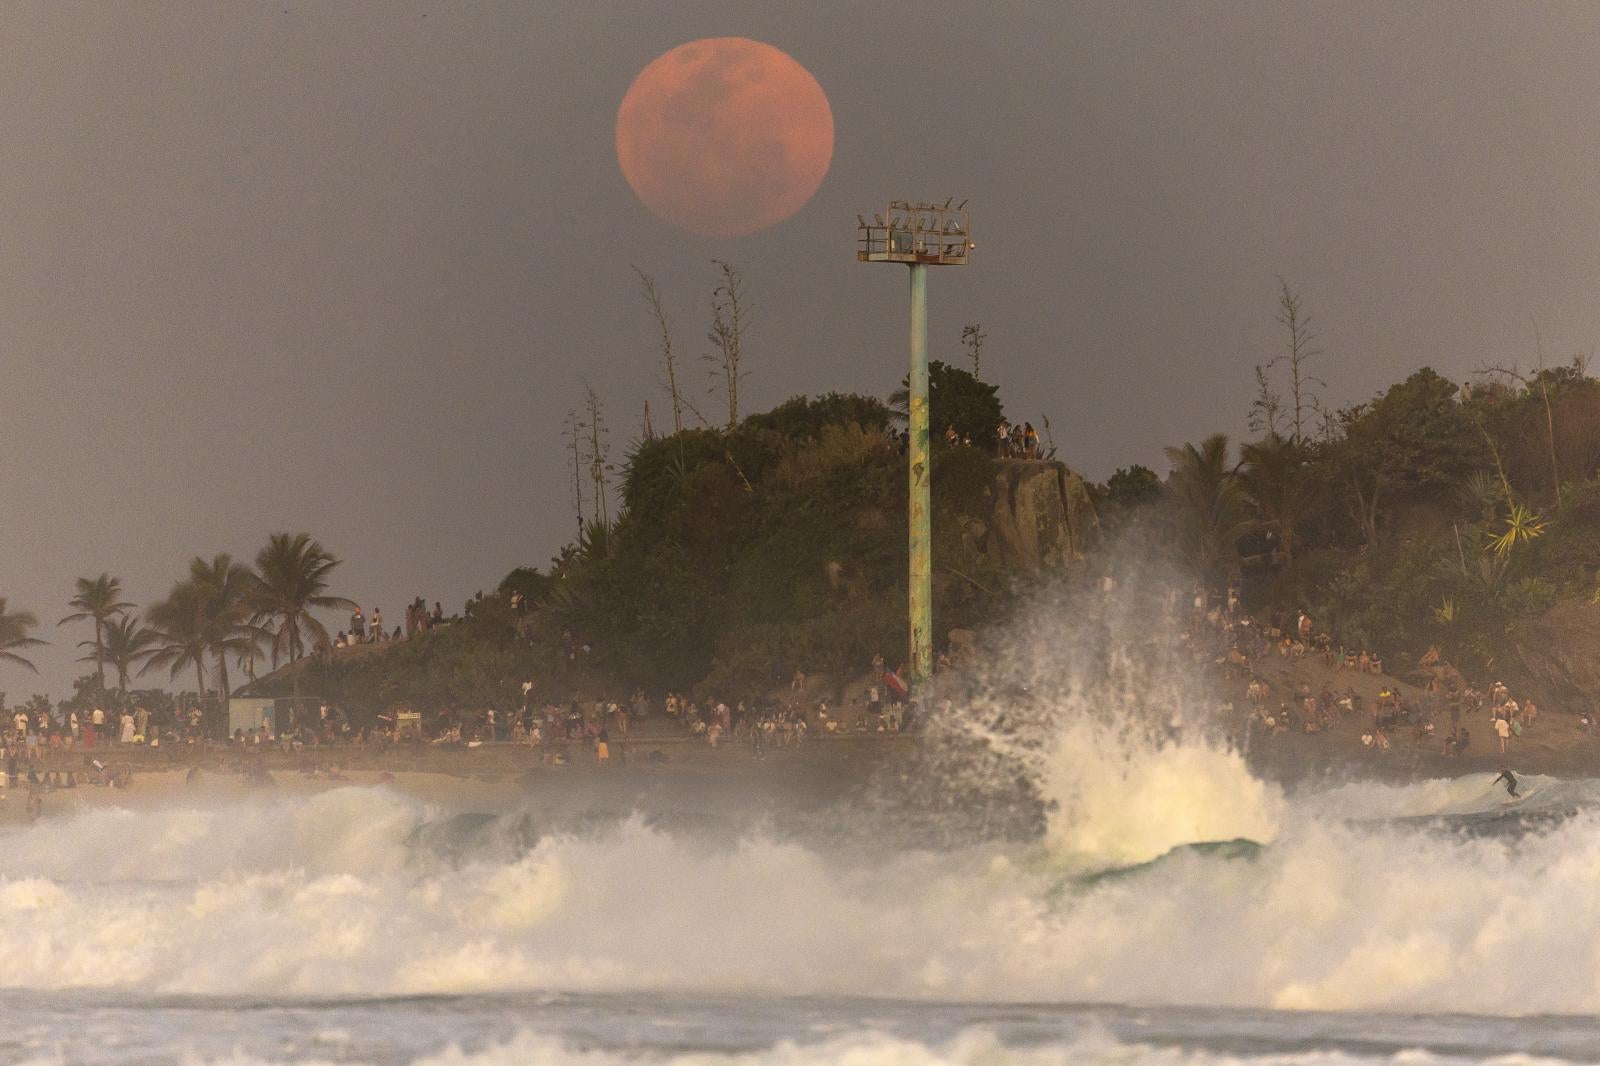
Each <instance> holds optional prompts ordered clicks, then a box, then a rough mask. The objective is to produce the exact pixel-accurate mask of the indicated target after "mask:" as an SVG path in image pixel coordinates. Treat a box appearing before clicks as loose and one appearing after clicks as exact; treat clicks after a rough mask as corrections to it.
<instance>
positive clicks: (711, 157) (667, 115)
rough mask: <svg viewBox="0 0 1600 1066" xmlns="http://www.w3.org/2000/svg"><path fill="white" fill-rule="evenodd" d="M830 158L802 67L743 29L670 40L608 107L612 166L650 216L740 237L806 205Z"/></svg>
mask: <svg viewBox="0 0 1600 1066" xmlns="http://www.w3.org/2000/svg"><path fill="white" fill-rule="evenodd" d="M832 161H833V109H832V108H831V107H829V106H828V97H827V94H826V93H824V92H823V91H822V86H820V85H818V84H817V79H815V78H813V77H812V76H811V72H810V71H808V70H806V68H805V67H803V66H801V65H800V64H799V63H797V62H796V61H795V60H794V59H793V58H792V57H790V56H789V55H787V54H786V53H784V52H782V51H780V50H778V49H776V48H774V47H772V46H771V45H770V44H763V43H761V42H760V41H752V40H749V39H747V38H744V37H707V38H704V39H702V40H698V41H690V42H689V43H687V44H680V45H679V46H678V47H676V48H674V49H673V50H672V51H670V52H668V53H666V54H665V55H662V56H660V57H658V58H657V59H655V60H654V61H652V62H651V63H650V65H649V66H647V67H645V68H644V70H642V71H640V72H639V76H638V77H637V78H635V79H634V80H633V84H632V85H631V86H629V88H628V93H627V95H626V96H624V97H623V98H622V106H621V107H620V108H618V109H617V163H618V164H619V165H620V166H621V167H622V174H623V176H624V177H626V178H627V179H628V184H629V185H630V186H632V187H633V191H634V193H635V195H637V196H638V197H639V199H640V200H641V201H643V202H644V205H645V206H646V207H648V208H649V209H650V210H651V212H653V213H654V214H655V215H656V216H657V217H658V218H661V219H663V220H664V221H667V222H670V223H672V224H673V225H674V226H679V227H681V228H683V229H686V230H689V231H690V232H691V233H699V234H702V235H704V236H708V237H739V236H743V235H744V234H747V233H755V232H756V231H758V230H763V229H766V228H767V227H768V226H772V225H776V224H777V223H779V222H782V221H783V220H784V219H786V218H788V217H789V216H791V215H793V214H794V213H795V212H796V211H798V210H800V208H802V207H804V206H805V204H806V201H808V200H810V199H811V195H812V194H813V193H815V192H816V191H817V186H819V185H821V184H822V179H823V178H824V177H825V176H826V175H827V173H828V164H829V163H830V162H832Z"/></svg>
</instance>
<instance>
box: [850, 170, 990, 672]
mask: <svg viewBox="0 0 1600 1066" xmlns="http://www.w3.org/2000/svg"><path fill="white" fill-rule="evenodd" d="M951 199H954V197H952V198H951ZM966 207H967V201H965V200H963V201H961V203H960V204H958V205H957V206H956V207H954V208H952V207H951V206H950V200H946V201H945V202H944V204H943V205H939V204H931V203H917V204H912V203H911V202H910V201H908V200H895V201H893V202H891V203H890V204H889V206H888V208H887V209H886V210H885V211H884V212H883V214H875V215H873V216H872V218H873V220H872V221H871V222H868V221H867V220H866V219H864V218H862V217H861V216H860V215H857V216H856V222H857V223H858V224H859V230H858V232H857V237H856V244H857V248H856V259H857V261H859V262H862V263H905V264H906V265H907V266H909V267H910V268H911V372H910V374H909V375H908V376H907V378H906V385H907V389H906V392H907V416H908V417H907V436H908V437H909V439H910V446H909V447H908V448H907V450H906V451H907V460H908V461H907V469H908V478H909V480H908V487H909V489H910V500H909V506H908V508H907V516H908V519H909V522H908V524H909V526H910V538H911V540H910V547H911V553H910V554H911V573H910V586H911V595H910V651H911V683H912V684H913V685H916V684H920V683H921V682H923V681H926V680H927V679H928V675H929V674H931V673H932V672H933V533H932V522H931V517H932V513H931V511H930V506H931V505H930V493H929V484H930V479H929V465H928V267H930V266H965V265H966V264H967V259H968V257H969V256H970V255H971V253H972V249H973V248H974V247H976V245H974V244H973V243H972V224H971V218H970V216H969V215H968V213H967V210H966Z"/></svg>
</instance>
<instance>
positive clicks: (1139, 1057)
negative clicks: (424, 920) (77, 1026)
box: [37, 1028, 1566, 1066]
mask: <svg viewBox="0 0 1600 1066" xmlns="http://www.w3.org/2000/svg"><path fill="white" fill-rule="evenodd" d="M37 1061H38V1062H39V1063H40V1064H41V1066H43V1064H44V1063H49V1062H52V1061H53V1060H48V1059H42V1060H37ZM341 1061H344V1060H341ZM527 1063H538V1064H540V1066H1384V1064H1387V1066H1457V1064H1465V1063H1474V1064H1477V1066H1565V1063H1566V1060H1564V1059H1552V1058H1536V1057H1530V1056H1525V1055H1503V1056H1493V1057H1489V1058H1482V1057H1472V1058H1466V1057H1460V1056H1453V1055H1452V1056H1440V1055H1435V1054H1431V1053H1429V1052H1426V1051H1422V1050H1406V1051H1401V1052H1397V1053H1395V1054H1380V1055H1368V1054H1361V1053H1355V1052H1345V1051H1298V1052H1262V1053H1243V1052H1216V1051H1209V1050H1192V1049H1185V1048H1181V1047H1161V1046H1156V1045H1151V1044H1140V1043H1125V1042H1121V1041H1118V1040H1116V1039H1114V1038H1112V1037H1110V1036H1106V1035H1087V1036H1082V1037H1078V1038H1075V1039H1071V1040H1067V1041H1061V1042H1052V1043H1043V1044H1034V1045H1027V1046H1017V1045H1007V1044H1006V1043H1004V1042H1003V1041H1001V1040H1000V1038H999V1037H997V1036H996V1035H995V1034H994V1033H993V1032H991V1031H989V1030H987V1029H983V1028H974V1029H969V1030H966V1031H963V1032H961V1033H960V1034H958V1035H956V1036H955V1037H953V1038H952V1039H949V1040H947V1041H941V1042H927V1041H921V1040H916V1039H912V1038H908V1037H903V1036H895V1035H891V1034H887V1033H881V1032H875V1031H871V1030H867V1031H859V1032H851V1033H846V1034H840V1035H836V1036H832V1037H829V1038H827V1039H823V1040H820V1041H815V1042H800V1041H793V1040H789V1041H780V1042H778V1043H775V1044H773V1045H772V1046H770V1047H765V1048H760V1049H756V1050H739V1051H663V1050H654V1049H652V1050H640V1049H635V1050H615V1049H610V1048H596V1047H584V1046H581V1045H575V1044H574V1043H572V1042H570V1041H564V1040H561V1039H558V1038H555V1037H551V1036H546V1035H542V1034H539V1033H537V1032H533V1031H526V1030H525V1031H522V1032H519V1033H517V1034H516V1035H515V1036H513V1037H511V1038H510V1039H508V1040H505V1041H503V1042H500V1043H497V1044H493V1045H491V1046H488V1047H485V1048H481V1049H477V1050H463V1049H461V1048H460V1047H451V1048H448V1049H446V1050H444V1051H442V1052H440V1053H438V1054H433V1055H427V1056H424V1057H421V1058H416V1059H413V1060H412V1062H411V1066H524V1064H527ZM291 1064H292V1066H333V1064H332V1063H331V1062H329V1061H328V1060H322V1059H293V1060H281V1061H280V1060H269V1059H259V1058H253V1057H250V1056H246V1055H243V1054H234V1055H230V1056H227V1057H225V1058H210V1059H198V1058H190V1059H188V1060H186V1066H291Z"/></svg>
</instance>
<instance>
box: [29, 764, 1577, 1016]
mask: <svg viewBox="0 0 1600 1066" xmlns="http://www.w3.org/2000/svg"><path fill="white" fill-rule="evenodd" d="M1320 802H1321V801H1317V800H1313V799H1307V800H1306V802H1305V804H1304V806H1303V807H1302V806H1301V801H1299V800H1296V801H1295V802H1294V803H1290V804H1289V805H1288V806H1287V807H1286V808H1285V810H1284V811H1283V812H1282V817H1281V825H1280V827H1279V828H1278V830H1277V833H1276V836H1275V837H1274V838H1273V839H1272V841H1271V843H1270V845H1269V846H1265V847H1259V848H1258V847H1254V846H1240V847H1237V848H1228V847H1179V848H1177V849H1176V850H1169V852H1168V853H1167V854H1166V855H1165V857H1164V858H1162V859H1161V860H1160V861H1158V862H1151V863H1148V864H1146V865H1144V866H1141V867H1140V868H1138V869H1135V870H1130V871H1127V873H1126V875H1124V876H1116V877H1099V878H1085V877H1083V876H1081V874H1074V873H1070V872H1069V873H1064V872H1063V869H1062V866H1061V864H1060V863H1059V862H1058V861H1057V859H1056V857H1055V855H1054V854H1053V852H1052V851H1051V850H1050V846H1049V845H1048V843H1040V844H1036V845H1033V846H1028V847H1015V846H986V847H973V848H966V849H961V850H957V851H917V850H908V851H896V852H886V853H883V854H879V855H874V856H870V857H862V856H860V855H858V854H853V855H851V856H849V857H845V856H841V855H837V854H833V853H830V852H829V851H827V850H826V849H824V848H820V847H816V846H812V845H807V844H802V843H799V842H795V841H790V840H780V839H774V838H773V837H771V836H769V835H751V836H746V837H744V838H742V839H737V840H733V841H727V840H714V841H708V840H704V839H701V838H698V837H696V836H693V835H687V836H686V835H680V834H672V833H667V832H663V831H660V830H657V829H653V828H651V827H650V826H648V825H647V824H645V822H644V820H643V819H641V818H637V817H635V818H633V819H630V820H627V821H625V822H622V823H621V824H618V825H616V826H614V827H611V828H608V829H599V830H595V831H592V832H588V833H585V834H583V835H570V834H553V835H546V836H544V837H541V838H539V839H538V840H537V841H536V842H535V843H533V844H532V845H531V846H530V847H527V848H526V849H525V850H522V851H520V852H516V853H509V854H508V853H507V852H506V851H505V850H503V849H502V848H500V847H495V848H492V849H490V850H489V851H488V852H487V853H485V854H481V855H479V856H478V857H476V858H471V857H468V858H465V859H462V858H461V857H457V858H456V860H455V861H452V862H428V861H419V860H418V857H417V855H416V850H415V848H416V839H417V831H418V827H419V826H422V825H427V824H434V823H437V822H438V820H439V816H438V814H437V812H435V811H433V810H432V809H430V808H428V807H427V806H426V805H423V804H420V803H417V802H415V801H413V800H409V799H406V798H405V797H403V796H399V795H396V794H394V793H390V792H386V791H383V790H371V789H342V790H338V791H333V792H328V793H324V794H321V795H318V796H314V797H308V798H303V799H288V800H282V801H278V802H273V803H245V804H239V805H235V806H225V807H219V808H216V809H214V810H205V811H201V810H190V809H182V810H150V811H141V812H137V813H134V812H115V813H112V812H96V813H92V814H85V815H81V816H78V817H72V818H66V819H61V820H56V821H48V822H43V823H40V824H38V825H35V826H33V827H29V828H26V829H21V830H16V831H12V832H10V833H8V834H7V835H6V836H5V838H4V840H3V842H0V943H3V944H5V946H6V952H5V961H4V965H3V966H0V987H4V988H13V989H17V988H31V989H60V988H114V989H130V990H137V991H141V992H145V993H182V994H202V995H206V994H252V995H264V996H304V997H331V996H381V995H396V994H400V995H404V994H419V993H420V994H435V993H473V992H499V991H504V990H508V989H547V990H569V991H601V992H604V991H632V990H645V991H660V992H673V993H681V992H696V993H701V992H704V993H720V992H728V993H735V994H737V993H740V992H746V991H758V992H764V993H769V994H778V995H788V994H841V995H857V996H893V997H903V998H908V999H919V998H920V999H939V998H943V999H954V1000H964V1001H974V1002H995V1001H1006V1000H1010V1001H1015V1000H1035V1001H1040V1002H1072V1001H1080V1002H1125V1003H1194V1004H1212V1005H1232V1006H1263V1007H1284V1008H1295V1009H1300V1008H1313V1007H1314V1008H1326V1009H1382V1010H1415V1011H1474V1010H1482V1011H1490V1012H1494V1013H1501V1014H1504V1013H1538V1012H1563V1011H1579V1012H1581V1011H1586V1010H1588V1009H1589V1007H1590V1004H1592V1002H1593V998H1594V996H1595V995H1596V994H1597V993H1600V932H1597V930H1600V891H1597V888H1600V821H1597V819H1596V818H1595V816H1593V815H1592V814H1579V815H1576V816H1574V817H1572V818H1569V819H1566V820H1564V821H1562V822H1561V823H1559V824H1558V825H1555V826H1553V827H1552V828H1550V829H1548V830H1547V831H1543V832H1538V833H1530V834H1526V835H1523V836H1519V837H1498V836H1494V837H1471V836H1464V835H1450V834H1438V833H1428V832H1423V831H1419V830H1417V829H1415V828H1413V827H1410V826H1407V825H1405V824H1384V823H1352V822H1350V821H1348V820H1343V819H1338V818H1334V817H1331V816H1330V815H1329V813H1328V812H1329V810H1330V808H1328V807H1327V806H1323V805H1319V803H1320ZM1180 821H1181V819H1180ZM1185 824H1187V823H1185ZM113 829H114V830H115V832H113V831H112V830H113ZM1135 853H1136V852H1135ZM1107 865H1110V864H1107ZM1531 959H1537V960H1538V964H1537V966H1533V965H1531V964H1530V963H1529V962H1528V961H1527V960H1531Z"/></svg>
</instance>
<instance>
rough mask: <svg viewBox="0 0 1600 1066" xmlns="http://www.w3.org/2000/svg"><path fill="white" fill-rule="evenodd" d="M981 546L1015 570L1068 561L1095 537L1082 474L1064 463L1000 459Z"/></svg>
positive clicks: (1077, 556) (1097, 530)
mask: <svg viewBox="0 0 1600 1066" xmlns="http://www.w3.org/2000/svg"><path fill="white" fill-rule="evenodd" d="M998 466H999V470H998V472H997V473H996V474H995V480H994V489H993V497H994V505H993V510H992V512H991V513H990V516H989V524H988V528H987V529H986V530H985V531H984V542H985V543H984V550H985V551H987V552H988V553H989V554H990V556H991V557H993V558H995V559H996V560H997V561H999V562H1001V563H1003V564H1004V565H1006V566H1009V567H1013V568H1016V569H1019V570H1029V571H1039V570H1054V569H1060V568H1063V567H1069V566H1072V565H1073V564H1074V563H1077V562H1078V561H1080V560H1081V559H1082V558H1083V556H1084V553H1085V552H1087V551H1088V550H1089V549H1090V548H1092V547H1094V546H1095V545H1096V544H1097V543H1099V540H1100V519H1099V518H1098V517H1097V516H1096V515H1095V512H1094V503H1093V502H1092V501H1091V500H1090V499H1089V490H1088V489H1087V488H1086V487H1085V486H1084V484H1083V479H1082V478H1081V477H1079V476H1078V475H1077V474H1074V473H1073V472H1072V471H1071V470H1069V469H1067V466H1066V464H1065V463H1058V462H1045V461H1042V460H1041V461H1022V460H1002V461H1001V462H1000V463H999V464H998Z"/></svg>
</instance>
